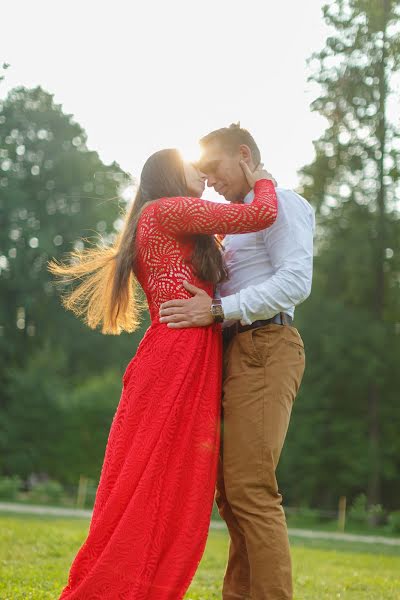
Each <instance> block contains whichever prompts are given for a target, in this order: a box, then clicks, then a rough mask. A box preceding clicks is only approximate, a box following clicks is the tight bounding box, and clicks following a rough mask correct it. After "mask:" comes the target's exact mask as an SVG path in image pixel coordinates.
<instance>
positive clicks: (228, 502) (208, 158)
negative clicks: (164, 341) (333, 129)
mask: <svg viewBox="0 0 400 600" xmlns="http://www.w3.org/2000/svg"><path fill="white" fill-rule="evenodd" d="M200 144H201V148H202V157H201V161H200V169H201V170H202V171H203V172H204V173H205V174H206V175H207V179H208V185H209V186H212V187H214V189H215V190H216V191H217V192H218V193H220V194H222V195H223V196H224V197H225V199H226V200H229V201H230V202H245V203H248V202H251V201H252V198H253V192H252V190H251V189H250V186H249V184H248V181H247V179H246V177H245V176H244V172H243V170H242V168H241V166H240V162H239V161H241V160H242V161H244V162H245V163H246V164H247V165H248V166H249V168H250V170H251V171H254V170H255V169H256V167H257V166H258V165H259V163H260V161H261V156H260V151H259V149H258V147H257V144H256V143H255V141H254V139H253V137H252V136H251V135H250V133H249V132H248V131H246V130H244V129H242V128H240V126H238V125H231V126H230V127H228V128H223V129H219V130H217V131H214V132H212V133H210V134H208V135H207V136H205V137H204V138H203V139H202V140H201V141H200ZM277 196H278V217H277V220H276V222H275V223H274V225H272V226H271V227H270V228H269V229H266V230H264V231H261V232H258V233H249V234H237V235H228V236H226V237H225V240H224V250H225V260H226V264H227V268H228V272H229V279H228V280H227V281H225V282H223V283H222V284H221V285H220V286H219V290H218V291H219V294H218V296H219V298H214V299H212V298H210V297H209V296H208V295H207V294H206V293H205V292H204V291H203V290H200V289H198V288H196V287H194V286H192V285H189V284H185V287H186V289H187V290H189V291H190V292H191V293H192V294H193V297H192V298H190V299H188V300H180V301H179V300H177V301H170V302H166V303H165V304H164V305H162V306H161V309H160V317H161V319H160V320H161V321H162V322H165V323H168V326H169V327H199V326H206V325H209V324H210V323H212V322H213V319H214V320H217V321H218V320H219V321H222V320H223V321H224V324H223V327H224V329H223V336H224V383H223V397H222V406H223V433H222V444H221V460H220V465H219V472H218V481H217V494H216V502H217V505H218V508H219V512H220V515H221V517H222V518H223V519H224V520H225V521H226V523H227V526H228V529H229V534H230V548H229V560H228V565H227V570H226V573H225V578H224V585H223V599H224V600H240V599H242V600H249V599H250V598H251V600H290V599H291V598H292V575H291V559H290V551H289V542H288V535H287V527H286V520H285V515H284V512H283V509H282V505H281V501H282V497H281V495H280V493H279V491H278V484H277V481H276V476H275V471H276V468H277V465H278V461H279V456H280V453H281V450H282V447H283V444H284V440H285V436H286V432H287V429H288V425H289V419H290V414H291V410H292V405H293V402H294V399H295V397H296V394H297V391H298V388H299V386H300V383H301V379H302V376H303V372H304V364H305V358H304V346H303V342H302V340H301V337H300V335H299V333H298V331H297V329H295V328H294V327H293V326H292V320H293V315H294V307H295V306H296V305H298V304H300V303H301V302H302V301H303V300H305V299H306V298H307V297H308V295H309V294H310V291H311V280H312V260H313V230H314V213H313V210H312V208H311V206H310V205H309V204H308V203H307V202H306V201H305V200H304V199H303V198H302V197H301V196H299V195H298V194H296V193H295V192H293V191H290V190H284V189H280V188H277Z"/></svg>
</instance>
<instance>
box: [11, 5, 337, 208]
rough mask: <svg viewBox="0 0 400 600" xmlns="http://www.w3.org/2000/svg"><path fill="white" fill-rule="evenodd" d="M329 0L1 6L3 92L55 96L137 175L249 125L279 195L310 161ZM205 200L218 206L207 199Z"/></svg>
mask: <svg viewBox="0 0 400 600" xmlns="http://www.w3.org/2000/svg"><path fill="white" fill-rule="evenodd" d="M323 4H324V1H323V0H306V1H305V2H299V1H298V0H281V1H280V2H277V1H276V0H274V1H272V0H269V1H268V0H247V2H243V1H242V2H238V1H237V0H202V2H197V3H194V2H193V1H190V0H186V1H184V0H168V1H167V0H159V1H155V0H147V1H145V0H142V1H141V2H133V1H132V0H129V1H128V0H113V1H112V2H104V1H101V0H97V1H96V2H94V1H93V0H85V1H82V0H79V1H77V0H69V1H68V2H67V1H66V0H57V1H56V2H55V1H54V0H35V2H27V1H26V2H7V3H6V5H5V6H4V7H3V9H2V32H1V39H0V61H1V62H3V61H5V62H8V63H10V64H11V68H10V69H9V70H8V71H7V74H6V81H5V82H3V84H2V85H1V87H0V95H1V96H4V95H5V93H6V92H7V91H8V90H9V89H10V88H11V87H14V86H17V85H24V86H36V85H41V86H42V87H43V88H45V89H46V90H48V91H49V92H51V93H53V94H54V96H55V100H56V102H58V103H60V104H62V105H63V109H64V110H65V111H66V112H68V113H72V114H73V115H74V117H75V120H77V121H78V122H79V123H80V124H81V125H82V126H83V127H84V129H85V130H86V132H87V134H88V145H89V147H90V148H91V149H95V150H97V151H98V152H99V153H100V156H101V158H102V159H103V160H104V161H105V162H106V163H109V162H111V161H112V160H116V161H117V162H118V163H119V164H120V165H121V167H122V168H123V169H125V170H127V171H128V172H129V173H131V174H132V175H133V176H138V175H139V174H140V170H141V167H142V165H143V163H144V161H145V160H146V158H147V157H148V156H149V155H150V154H151V153H152V152H154V151H156V150H158V149H160V148H165V147H172V146H175V147H179V148H180V149H181V150H182V151H183V153H184V154H185V155H186V156H187V157H188V158H194V157H195V156H196V155H197V152H198V147H197V140H198V138H199V137H201V136H202V135H204V134H206V133H208V132H209V131H211V130H213V129H216V128H219V127H224V126H226V125H229V124H230V123H231V122H237V121H240V122H241V124H242V126H243V127H246V128H247V129H249V130H250V131H251V132H252V134H253V135H254V137H255V139H256V141H257V143H258V144H259V146H260V149H261V152H262V156H263V160H264V164H265V167H266V168H267V169H268V170H269V171H271V172H272V173H273V174H274V176H275V178H276V179H277V180H278V182H279V185H281V186H282V187H295V186H296V185H297V184H298V176H297V171H298V170H299V169H300V168H301V167H302V166H303V165H304V164H307V163H308V162H310V161H311V160H312V158H313V146H312V140H313V139H316V138H317V137H319V135H320V134H321V132H322V131H323V129H324V127H325V121H324V120H323V118H322V117H320V116H319V115H316V114H312V113H311V112H310V109H309V105H310V102H311V101H312V99H313V98H314V96H315V95H316V89H315V87H313V86H312V85H311V84H310V83H307V75H308V69H307V66H306V59H307V58H308V57H309V56H310V55H311V53H312V52H313V51H315V50H318V49H320V48H321V47H322V46H323V45H324V41H325V38H326V35H327V29H326V26H325V24H324V22H323V20H322V12H321V7H322V5H323ZM205 196H206V197H209V198H212V197H215V196H214V195H213V193H211V192H210V191H208V192H206V194H205Z"/></svg>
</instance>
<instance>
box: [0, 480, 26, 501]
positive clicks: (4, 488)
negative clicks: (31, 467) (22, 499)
mask: <svg viewBox="0 0 400 600" xmlns="http://www.w3.org/2000/svg"><path fill="white" fill-rule="evenodd" d="M21 485H22V480H21V478H20V477H18V475H13V476H12V477H0V499H1V500H16V499H17V495H18V492H19V490H20V489H21Z"/></svg>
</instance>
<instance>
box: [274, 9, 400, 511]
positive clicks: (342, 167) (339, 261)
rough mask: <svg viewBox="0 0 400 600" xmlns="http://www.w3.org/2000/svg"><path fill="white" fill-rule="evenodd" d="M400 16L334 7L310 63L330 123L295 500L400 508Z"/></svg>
mask: <svg viewBox="0 0 400 600" xmlns="http://www.w3.org/2000/svg"><path fill="white" fill-rule="evenodd" d="M399 14H400V3H399V2H398V0H396V1H390V2H386V3H385V2H378V1H376V2H365V1H360V0H354V1H351V2H350V0H340V1H337V2H336V1H335V2H332V1H331V2H329V3H327V4H326V6H325V9H324V15H325V19H326V21H327V23H328V24H329V25H330V26H331V36H330V37H329V38H328V39H327V42H326V45H325V48H324V49H323V50H322V51H321V52H320V53H318V54H316V55H314V56H313V58H312V60H311V62H310V67H311V69H312V76H311V79H312V80H313V81H314V82H316V83H317V84H318V86H319V94H318V97H317V98H316V100H315V101H314V103H313V104H312V109H313V110H315V111H318V112H319V113H320V114H322V115H323V116H324V117H325V118H326V121H327V128H326V131H325V132H324V134H323V135H322V136H321V138H320V139H319V140H317V141H316V142H315V151H316V157H315V160H314V161H313V162H312V163H311V164H310V165H308V166H306V167H305V168H304V169H303V170H302V172H301V177H302V189H301V190H300V191H301V193H303V195H304V196H305V197H306V198H307V199H309V200H310V201H311V202H312V204H313V205H314V206H315V208H316V210H317V235H316V256H315V263H314V265H315V268H314V286H313V292H312V295H311V297H310V298H309V299H308V300H307V302H306V303H305V304H304V306H301V307H300V308H299V309H298V311H297V313H296V324H297V326H298V327H299V329H300V331H301V334H302V336H303V338H304V341H305V346H306V357H307V367H306V374H305V378H304V382H303V384H302V388H301V391H300V394H299V397H298V398H297V400H296V402H295V406H294V412H293V418H292V424H291V429H290V430H289V435H288V438H287V441H286V446H285V449H284V452H283V456H282V459H281V465H280V482H281V485H282V489H283V490H284V492H285V491H286V503H287V504H288V505H289V506H290V505H298V504H299V503H303V502H304V503H305V504H311V505H314V506H320V507H321V506H322V507H324V506H325V507H327V508H336V506H337V502H338V499H339V497H340V496H346V497H347V500H348V503H351V502H352V500H353V499H354V498H355V497H357V496H358V495H359V494H360V493H361V492H366V493H367V496H368V504H369V505H371V506H376V505H380V504H382V503H383V504H384V505H385V506H387V507H391V508H394V506H393V502H395V498H396V497H398V495H399V493H400V484H399V479H398V472H399V469H400V462H399V456H400V438H399V436H398V434H397V432H396V426H395V423H396V422H397V423H398V422H399V419H400V404H399V402H398V390H399V387H400V375H399V369H398V357H399V356H400V336H399V333H400V332H399V329H398V325H397V324H398V323H399V322H400V294H399V291H400V290H399V286H400V278H399V274H400V253H399V251H398V249H399V247H400V218H399V217H400V214H399V210H398V208H399V206H398V200H397V199H398V198H399V197H400V187H399V173H400V169H399V166H400V131H399V126H398V122H397V121H396V119H393V115H392V113H391V112H390V110H389V107H390V106H392V105H393V103H394V102H397V104H398V102H399V98H398V92H396V87H395V85H394V82H395V77H396V76H397V75H398V71H399V68H400V63H399V53H398V48H399V43H400V31H399V28H398V26H397V25H396V23H397V22H398V18H399ZM396 93H397V96H396ZM372 513H373V511H372ZM372 513H371V512H370V513H369V517H370V518H371V519H372V518H375V520H377V518H378V516H379V515H377V514H375V513H376V511H375V513H374V514H372Z"/></svg>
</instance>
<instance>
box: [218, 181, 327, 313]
mask: <svg viewBox="0 0 400 600" xmlns="http://www.w3.org/2000/svg"><path fill="white" fill-rule="evenodd" d="M276 193H277V197H278V216H277V219H276V221H275V223H274V224H273V225H272V226H271V227H268V228H267V229H264V230H263V231H259V232H257V233H240V234H234V235H227V236H226V237H225V239H224V249H225V261H226V265H227V267H228V272H229V279H228V280H227V281H224V282H223V283H221V284H220V285H219V288H218V296H220V297H221V299H222V306H223V309H224V314H225V325H228V324H230V323H228V322H227V321H231V320H236V321H237V320H240V322H241V324H242V325H250V324H251V323H253V322H254V321H258V320H259V319H269V318H271V317H273V316H275V315H276V314H278V313H279V312H285V313H287V314H288V315H290V316H291V317H293V315H294V309H295V306H297V305H298V304H300V303H301V302H303V300H305V299H306V298H307V297H308V296H309V294H310V292H311V281H312V266H313V235H314V230H315V216H314V210H313V209H312V207H311V205H310V204H309V203H308V202H307V201H306V200H305V199H304V198H302V197H301V196H299V194H297V193H296V192H294V191H292V190H285V189H282V188H277V189H276ZM253 197H254V193H253V192H252V191H251V192H249V194H247V196H246V197H245V199H244V202H245V203H246V204H248V203H250V202H251V201H252V200H253Z"/></svg>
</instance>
